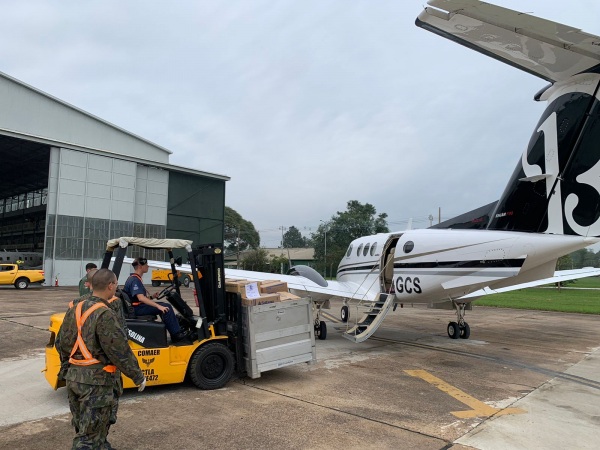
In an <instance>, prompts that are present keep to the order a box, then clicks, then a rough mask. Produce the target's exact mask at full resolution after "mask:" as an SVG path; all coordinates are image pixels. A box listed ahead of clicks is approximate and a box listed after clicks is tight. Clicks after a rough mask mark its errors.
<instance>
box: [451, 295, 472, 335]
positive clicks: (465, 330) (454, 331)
mask: <svg viewBox="0 0 600 450" xmlns="http://www.w3.org/2000/svg"><path fill="white" fill-rule="evenodd" d="M454 307H455V308H456V319H457V322H450V323H449V324H448V336H449V337H450V338H451V339H458V338H459V337H460V338H461V339H469V336H471V328H470V327H469V324H468V323H467V322H465V307H466V303H454Z"/></svg>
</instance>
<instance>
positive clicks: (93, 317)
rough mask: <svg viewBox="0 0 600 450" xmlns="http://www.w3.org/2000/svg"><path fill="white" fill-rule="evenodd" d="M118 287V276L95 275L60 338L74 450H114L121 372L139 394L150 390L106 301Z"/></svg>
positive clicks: (108, 273) (109, 273) (104, 272)
mask: <svg viewBox="0 0 600 450" xmlns="http://www.w3.org/2000/svg"><path fill="white" fill-rule="evenodd" d="M116 287H117V279H116V276H115V274H114V273H113V272H112V271H110V270H108V269H100V270H99V271H98V272H97V273H96V274H95V275H94V283H93V288H94V293H93V295H92V296H91V297H90V298H88V299H83V300H82V301H80V302H78V303H77V305H74V306H73V307H72V308H70V309H69V310H68V311H67V313H66V314H65V318H64V321H63V324H62V327H61V329H60V331H59V332H58V336H57V338H56V342H55V346H56V349H57V350H58V353H59V355H60V358H61V362H62V361H68V366H67V365H66V364H65V365H64V366H62V367H61V373H60V374H59V378H60V377H64V379H65V380H66V383H67V390H68V395H69V407H70V409H71V414H72V415H73V420H72V423H73V425H74V427H75V431H76V435H75V438H74V439H73V448H74V449H111V448H112V447H111V446H110V444H109V443H108V442H107V440H106V436H107V434H108V427H109V422H110V415H111V410H112V407H113V404H114V397H115V393H114V386H115V383H116V381H115V374H116V372H117V369H118V370H120V371H122V372H123V373H124V374H125V375H126V376H128V377H129V378H131V379H132V380H133V382H134V383H135V384H136V385H138V386H140V388H139V390H143V389H144V387H145V386H146V378H145V377H144V375H143V373H142V371H141V370H140V367H139V365H138V362H137V360H136V358H135V356H134V354H133V352H132V351H131V348H130V347H129V344H128V342H127V336H126V335H125V332H124V330H123V327H122V325H121V323H120V322H119V319H118V317H117V315H116V314H115V313H114V311H113V310H112V309H111V308H110V307H108V306H107V303H105V302H108V300H110V299H111V298H113V297H114V294H115V291H116ZM79 337H81V339H79ZM66 367H68V368H67V370H66V373H65V370H64V368H66Z"/></svg>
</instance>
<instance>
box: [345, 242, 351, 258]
mask: <svg viewBox="0 0 600 450" xmlns="http://www.w3.org/2000/svg"><path fill="white" fill-rule="evenodd" d="M350 253H352V244H350V247H348V251H347V252H346V258H348V257H349V256H350Z"/></svg>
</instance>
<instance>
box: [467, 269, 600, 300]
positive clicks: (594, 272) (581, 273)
mask: <svg viewBox="0 0 600 450" xmlns="http://www.w3.org/2000/svg"><path fill="white" fill-rule="evenodd" d="M599 275H600V268H597V267H585V268H583V269H573V270H557V271H556V272H554V276H552V277H550V278H544V279H541V280H536V281H530V282H527V283H521V284H516V285H514V286H508V287H503V288H498V289H491V288H489V287H485V288H483V289H479V290H478V291H475V292H472V293H470V294H467V295H464V296H462V297H460V299H461V300H462V299H466V298H470V299H473V298H477V297H483V296H484V295H491V294H500V293H502V292H510V291H516V290H519V289H525V288H530V287H536V286H543V285H545V284H552V283H559V282H561V281H568V280H576V279H578V278H586V277H596V276H599Z"/></svg>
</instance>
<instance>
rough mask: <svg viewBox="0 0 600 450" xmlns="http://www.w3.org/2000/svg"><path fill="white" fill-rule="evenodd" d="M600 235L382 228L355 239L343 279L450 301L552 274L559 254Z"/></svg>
mask: <svg viewBox="0 0 600 450" xmlns="http://www.w3.org/2000/svg"><path fill="white" fill-rule="evenodd" d="M598 241H600V239H597V238H586V237H582V236H566V235H552V234H541V233H539V234H538V233H519V232H505V231H490V230H452V229H442V230H437V229H423V230H409V231H404V232H398V233H381V234H377V235H373V236H367V237H361V238H359V239H356V240H355V241H353V242H352V243H351V244H350V246H349V248H348V251H347V252H346V255H345V256H344V258H343V259H342V261H341V262H340V265H339V267H338V272H337V279H338V281H350V282H354V283H358V284H361V285H362V287H363V288H365V289H368V290H369V291H372V292H387V293H392V294H394V295H395V298H396V300H395V301H396V302H397V303H437V302H445V301H449V300H455V299H458V298H460V297H462V296H464V295H467V294H469V293H472V292H474V291H477V290H479V289H481V288H483V287H486V286H489V287H490V288H499V287H506V286H512V285H516V284H521V283H525V282H528V281H532V280H537V279H541V278H546V277H551V276H552V275H553V274H554V271H555V266H556V260H557V258H559V257H560V256H562V255H565V254H568V253H571V252H573V251H575V250H578V249H581V248H585V247H587V246H589V245H591V244H593V243H595V242H598ZM472 300H473V298H470V299H469V300H468V301H472Z"/></svg>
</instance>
